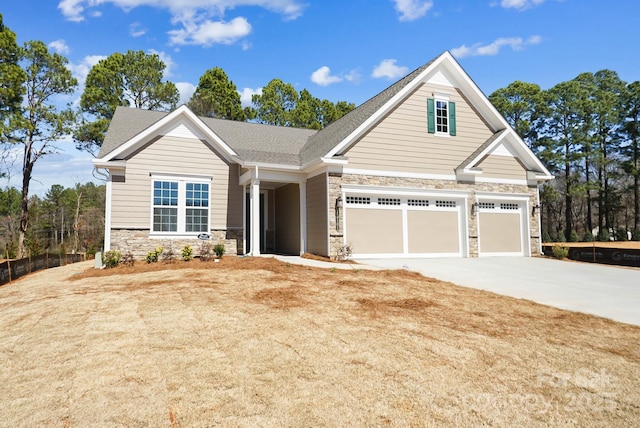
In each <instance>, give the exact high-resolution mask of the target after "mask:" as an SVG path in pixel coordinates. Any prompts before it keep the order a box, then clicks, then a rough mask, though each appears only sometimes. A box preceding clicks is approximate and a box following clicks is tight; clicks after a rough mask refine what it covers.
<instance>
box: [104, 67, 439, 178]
mask: <svg viewBox="0 0 640 428" xmlns="http://www.w3.org/2000/svg"><path fill="white" fill-rule="evenodd" d="M433 61H435V60H433ZM433 61H430V62H428V63H427V64H425V65H423V66H422V67H419V68H417V69H416V70H414V71H413V72H411V73H409V74H408V75H407V76H405V77H404V78H402V79H400V80H399V81H398V82H396V83H394V84H393V85H391V86H389V87H388V88H387V89H385V90H384V91H382V92H380V93H379V94H378V95H376V96H374V97H373V98H370V99H369V100H367V101H365V102H364V103H363V104H361V105H360V106H359V107H357V108H355V109H354V110H352V111H351V112H349V113H348V114H346V115H344V116H343V117H342V118H340V119H338V120H337V121H335V122H333V123H332V124H330V125H329V126H327V127H326V128H324V129H322V130H320V131H315V130H310V129H299V128H291V127H284V126H272V125H263V124H257V123H248V122H238V121H232V120H224V119H213V118H207V117H200V119H201V120H202V122H203V123H204V124H205V125H206V126H208V127H209V128H210V129H211V130H212V131H213V132H214V133H215V134H216V135H218V136H219V137H220V138H221V139H222V140H223V141H224V142H225V143H226V144H227V145H228V146H229V147H231V148H232V149H233V150H234V151H235V152H236V153H237V154H238V156H239V157H240V158H241V159H242V160H244V161H245V162H257V163H270V164H281V165H295V166H300V165H304V164H306V163H309V162H311V161H313V160H315V159H320V158H321V157H322V156H325V155H326V154H327V153H329V152H330V151H331V150H332V149H333V148H334V147H336V146H337V145H338V144H339V143H341V142H342V141H343V140H344V139H345V138H346V137H348V136H349V135H350V134H351V133H352V132H353V131H355V130H356V129H357V128H358V127H359V126H360V125H362V124H363V123H364V122H365V121H367V120H368V119H369V118H370V117H371V116H372V115H373V114H374V113H376V112H377V111H378V110H379V109H380V108H382V107H383V106H384V105H385V104H386V103H387V102H389V101H390V100H391V99H392V98H393V97H394V96H395V95H396V94H398V93H399V92H400V91H401V90H402V89H403V88H405V87H406V86H407V85H408V84H409V83H410V82H412V81H413V80H414V79H415V78H416V77H417V76H418V75H420V73H422V72H423V71H424V70H425V69H426V68H427V67H429V66H430V65H431V64H432V62H433ZM168 114H169V113H167V112H157V111H150V110H141V109H135V108H129V107H118V108H117V109H116V111H115V113H114V116H113V119H112V120H111V124H110V126H109V130H108V132H107V135H106V136H105V139H104V143H103V144H102V147H101V149H100V153H99V155H98V157H99V158H102V157H104V156H106V155H108V154H109V153H111V152H112V151H114V150H116V149H117V148H118V147H119V146H121V145H122V144H124V143H125V142H126V141H128V140H130V139H131V138H133V137H135V136H136V135H137V134H139V133H140V132H142V131H144V130H145V129H147V128H148V127H150V126H151V125H153V124H154V123H156V122H157V121H159V120H161V119H162V118H164V117H165V116H166V115H168Z"/></svg>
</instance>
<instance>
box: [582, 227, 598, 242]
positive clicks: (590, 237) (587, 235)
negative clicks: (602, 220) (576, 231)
mask: <svg viewBox="0 0 640 428" xmlns="http://www.w3.org/2000/svg"><path fill="white" fill-rule="evenodd" d="M582 240H583V241H584V242H593V241H595V240H596V238H595V237H594V236H593V233H591V231H590V230H587V231H586V232H585V233H584V236H583V237H582Z"/></svg>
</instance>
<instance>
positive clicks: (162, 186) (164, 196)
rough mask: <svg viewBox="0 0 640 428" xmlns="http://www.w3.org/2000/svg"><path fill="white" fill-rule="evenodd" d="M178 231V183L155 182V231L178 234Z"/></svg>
mask: <svg viewBox="0 0 640 428" xmlns="http://www.w3.org/2000/svg"><path fill="white" fill-rule="evenodd" d="M177 230H178V182H176V181H155V182H154V183H153V231H154V232H176V231H177Z"/></svg>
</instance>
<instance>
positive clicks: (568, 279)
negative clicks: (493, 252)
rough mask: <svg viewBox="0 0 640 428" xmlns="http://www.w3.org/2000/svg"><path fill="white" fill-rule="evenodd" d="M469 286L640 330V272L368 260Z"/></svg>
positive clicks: (541, 264) (511, 262) (543, 263)
mask: <svg viewBox="0 0 640 428" xmlns="http://www.w3.org/2000/svg"><path fill="white" fill-rule="evenodd" d="M358 262H359V263H362V264H367V265H372V266H378V267H384V268H389V269H400V268H404V269H409V270H412V271H416V272H420V273H421V274H423V275H424V276H428V277H432V278H438V279H441V280H444V281H449V282H453V283H455V284H458V285H463V286H466V287H471V288H477V289H481V290H487V291H491V292H494V293H497V294H502V295H505V296H511V297H517V298H520V299H527V300H533V301H535V302H538V303H542V304H545V305H550V306H555V307H557V308H561V309H568V310H571V311H578V312H586V313H589V314H594V315H598V316H601V317H605V318H610V319H612V320H615V321H620V322H624V323H629V324H635V325H640V269H628V268H620V267H614V266H607V265H598V264H590V263H577V262H569V261H559V260H553V259H547V258H540V257H491V258H468V259H366V260H365V259H363V260H358Z"/></svg>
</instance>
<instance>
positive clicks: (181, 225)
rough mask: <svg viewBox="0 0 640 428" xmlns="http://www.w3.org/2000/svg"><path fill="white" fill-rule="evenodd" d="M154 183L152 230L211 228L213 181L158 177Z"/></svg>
mask: <svg viewBox="0 0 640 428" xmlns="http://www.w3.org/2000/svg"><path fill="white" fill-rule="evenodd" d="M152 183H153V184H152V188H153V190H152V191H153V195H152V220H151V222H152V225H151V231H152V233H157V234H164V233H170V234H190V233H194V232H196V233H201V232H208V231H209V218H210V212H209V210H210V207H209V200H210V197H209V189H210V187H211V186H210V180H206V179H202V180H201V179H193V178H173V177H156V178H153V180H152Z"/></svg>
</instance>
